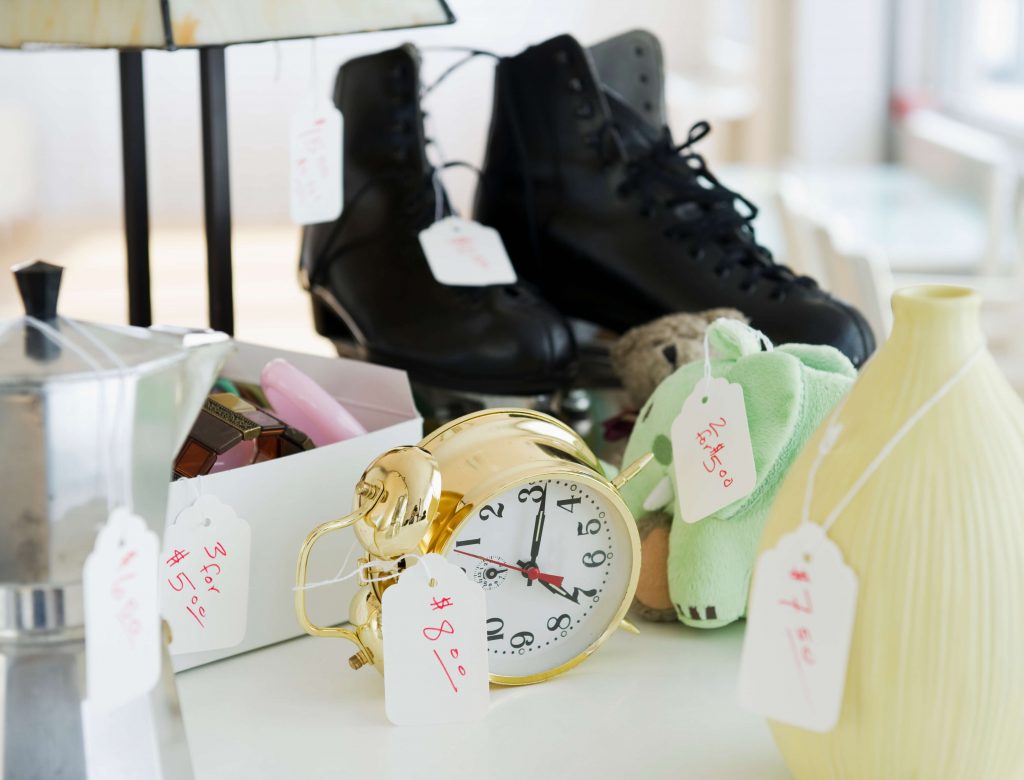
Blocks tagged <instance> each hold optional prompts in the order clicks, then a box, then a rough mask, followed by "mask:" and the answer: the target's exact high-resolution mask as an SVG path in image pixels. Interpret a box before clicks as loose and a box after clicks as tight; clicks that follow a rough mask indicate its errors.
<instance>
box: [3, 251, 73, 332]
mask: <svg viewBox="0 0 1024 780" xmlns="http://www.w3.org/2000/svg"><path fill="white" fill-rule="evenodd" d="M11 270H12V271H13V272H14V279H15V281H16V282H17V284H18V292H19V293H20V294H21V301H22V303H23V304H24V306H25V314H26V315H27V316H29V317H35V318H36V319H38V320H44V321H50V320H53V319H55V318H56V317H57V296H58V295H59V294H60V277H61V274H63V273H64V268H63V267H62V266H59V265H54V264H53V263H47V262H45V261H43V260H36V261H34V262H31V263H22V264H21V265H16V266H14V268H12V269H11Z"/></svg>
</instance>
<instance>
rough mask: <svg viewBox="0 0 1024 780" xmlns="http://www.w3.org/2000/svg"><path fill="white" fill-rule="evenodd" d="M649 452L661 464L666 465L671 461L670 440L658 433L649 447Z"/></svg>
mask: <svg viewBox="0 0 1024 780" xmlns="http://www.w3.org/2000/svg"><path fill="white" fill-rule="evenodd" d="M651 452H652V453H654V459H655V460H656V461H658V463H660V464H661V465H662V466H667V465H668V464H669V463H671V462H672V442H671V441H670V440H669V438H668V436H665V435H663V434H658V435H657V436H656V437H655V439H654V445H653V446H652V447H651Z"/></svg>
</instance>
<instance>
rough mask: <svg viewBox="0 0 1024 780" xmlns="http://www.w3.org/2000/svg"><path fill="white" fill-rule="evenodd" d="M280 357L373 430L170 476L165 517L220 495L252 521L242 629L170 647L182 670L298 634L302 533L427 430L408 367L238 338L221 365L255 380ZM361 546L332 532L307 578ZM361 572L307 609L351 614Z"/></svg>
mask: <svg viewBox="0 0 1024 780" xmlns="http://www.w3.org/2000/svg"><path fill="white" fill-rule="evenodd" d="M275 357H283V358H285V359H286V360H288V361H289V362H291V363H292V364H293V365H295V366H296V367H297V368H299V369H301V370H302V371H304V372H305V373H306V374H308V375H309V376H310V377H312V378H313V379H315V380H316V381H317V382H319V383H320V385H321V386H322V387H324V389H326V390H327V391H328V392H329V393H330V394H331V395H333V396H334V397H335V398H337V399H338V400H339V401H341V402H342V403H343V404H344V405H345V407H346V408H347V409H348V410H349V411H350V412H351V413H352V414H353V415H355V417H356V418H357V419H358V420H359V422H361V423H362V424H363V426H364V427H365V428H366V430H367V431H368V432H367V434H366V435H365V436H360V437H358V438H355V439H350V440H348V441H343V442H339V443H337V444H332V445H329V446H327V447H319V448H317V449H314V450H309V451H308V452H302V453H299V454H297V455H289V456H287V457H284V458H281V459H279V460H272V461H267V462H265V463H258V464H255V465H252V466H246V467H244V468H239V469H234V470H232V471H226V472H223V473H221V474H214V475H211V476H207V477H198V478H196V479H180V480H177V481H176V482H173V483H171V491H170V497H169V500H168V507H167V523H168V524H170V523H171V522H173V520H174V518H175V517H177V515H178V513H180V512H181V511H182V510H183V509H185V508H186V507H188V506H191V504H192V503H193V502H194V501H195V500H196V498H197V497H198V496H199V495H209V494H213V495H216V496H217V497H218V498H219V499H220V500H221V501H223V502H224V503H225V504H228V505H230V506H231V507H232V508H233V509H234V510H235V512H237V513H238V516H239V517H242V518H245V520H247V521H248V522H249V525H250V527H251V528H252V562H251V565H250V567H249V587H250V590H249V615H248V620H247V621H246V633H245V638H244V639H243V640H242V642H241V644H238V645H236V646H235V647H231V648H225V649H222V650H212V651H208V652H202V653H186V654H180V655H174V656H172V659H173V664H174V670H175V671H178V672H180V671H183V670H185V669H191V668H192V667H194V666H200V665H202V664H205V663H209V662H210V661H216V660H219V659H221V658H227V657H229V656H233V655H237V654H239V653H244V652H246V651H248V650H254V649H256V648H258V647H264V646H265V645H269V644H273V643H275V642H280V641H283V640H285V639H290V638H292V637H294V636H298V635H299V634H301V633H302V629H301V627H300V626H299V623H298V621H297V619H296V617H295V606H294V604H295V600H294V593H293V590H292V589H293V587H294V584H295V563H296V559H297V557H298V554H299V548H300V546H301V545H302V541H303V540H304V539H305V538H306V535H307V534H308V533H309V532H310V531H311V530H313V528H314V527H315V526H317V525H320V524H321V523H324V522H327V521H328V520H333V519H334V518H337V517H341V516H342V515H346V514H348V513H349V512H350V511H351V509H352V494H353V491H354V489H355V485H356V481H357V480H358V479H359V477H360V476H361V475H362V473H363V471H364V470H365V469H366V467H367V466H368V465H369V464H370V463H371V462H372V461H373V460H374V458H376V457H377V456H378V455H380V454H381V453H382V452H385V451H387V450H389V449H391V448H392V447H398V446H401V445H405V444H416V443H418V442H419V441H420V439H422V438H423V420H422V418H421V417H420V415H419V412H417V411H416V406H415V405H414V403H413V399H412V391H411V389H410V387H409V381H408V379H407V377H406V375H405V372H403V371H397V370H395V369H391V368H384V367H382V366H375V365H372V364H369V363H360V362H358V361H352V360H344V359H341V358H322V357H314V356H311V355H302V354H298V353H294V352H284V351H282V350H278V349H269V348H267V347H260V346H256V345H253V344H246V343H242V342H238V344H237V351H236V352H235V353H234V354H233V355H232V356H231V357H230V358H228V361H227V363H226V364H225V365H224V369H223V371H222V372H221V373H222V374H223V375H224V376H227V377H231V378H234V379H239V380H241V381H246V382H258V381H259V375H260V370H261V369H262V368H263V366H264V365H266V364H267V362H269V361H270V360H272V359H273V358H275ZM350 552H351V555H349V553H350ZM361 554H362V548H360V547H358V545H357V544H356V540H355V536H354V535H353V533H352V531H351V529H346V530H344V531H339V532H337V533H334V534H330V535H328V536H325V537H324V538H323V539H322V540H321V541H319V542H318V543H317V546H316V548H315V549H314V550H313V554H312V556H311V557H310V569H309V581H310V582H317V581H322V580H327V579H332V578H334V577H335V576H336V575H337V574H338V571H339V568H340V567H341V565H342V563H343V561H344V560H345V557H346V555H349V560H348V565H347V566H346V572H345V573H348V571H352V570H354V569H355V567H356V565H357V559H358V558H359V556H360V555H361ZM357 580H358V578H357V577H353V578H351V579H349V580H346V581H344V582H339V583H335V584H332V585H327V586H324V587H322V588H317V589H315V590H311V591H309V594H308V598H307V603H308V604H309V612H310V617H311V618H312V619H313V620H314V621H315V622H316V623H318V624H320V625H335V624H337V623H342V622H344V621H346V620H348V605H349V601H350V600H351V598H352V595H353V594H354V593H355V590H356V588H357V586H358V585H357Z"/></svg>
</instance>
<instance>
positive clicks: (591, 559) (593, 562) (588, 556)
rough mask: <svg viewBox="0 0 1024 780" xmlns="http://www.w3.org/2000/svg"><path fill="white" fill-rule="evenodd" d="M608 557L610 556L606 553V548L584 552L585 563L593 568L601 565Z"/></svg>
mask: <svg viewBox="0 0 1024 780" xmlns="http://www.w3.org/2000/svg"><path fill="white" fill-rule="evenodd" d="M598 556H600V557H598ZM607 559H608V556H607V555H605V552H604V550H594V552H591V553H584V554H583V565H584V566H586V567H588V568H591V569H593V568H595V567H596V566H600V565H601V564H602V563H604V562H605V561H606V560H607Z"/></svg>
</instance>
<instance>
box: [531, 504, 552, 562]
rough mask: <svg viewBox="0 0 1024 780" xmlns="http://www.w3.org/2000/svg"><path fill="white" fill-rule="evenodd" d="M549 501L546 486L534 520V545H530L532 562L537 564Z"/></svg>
mask: <svg viewBox="0 0 1024 780" xmlns="http://www.w3.org/2000/svg"><path fill="white" fill-rule="evenodd" d="M547 502H548V486H547V485H545V486H544V493H543V495H541V497H540V509H538V510H537V517H536V518H535V519H534V521H533V545H532V546H531V547H530V562H531V563H533V564H534V565H536V563H537V553H539V552H540V538H541V536H542V535H543V534H544V507H545V506H546V505H547Z"/></svg>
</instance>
